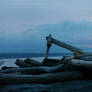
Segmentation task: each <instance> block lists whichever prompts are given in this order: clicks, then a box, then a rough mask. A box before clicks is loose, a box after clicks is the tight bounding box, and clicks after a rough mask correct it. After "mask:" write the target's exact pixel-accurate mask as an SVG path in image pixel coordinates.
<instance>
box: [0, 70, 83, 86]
mask: <svg viewBox="0 0 92 92" xmlns="http://www.w3.org/2000/svg"><path fill="white" fill-rule="evenodd" d="M81 79H84V77H83V75H82V74H81V73H80V72H77V71H76V72H58V73H47V74H40V75H21V74H2V73H0V84H11V83H43V84H44V83H53V82H61V81H71V80H81Z"/></svg>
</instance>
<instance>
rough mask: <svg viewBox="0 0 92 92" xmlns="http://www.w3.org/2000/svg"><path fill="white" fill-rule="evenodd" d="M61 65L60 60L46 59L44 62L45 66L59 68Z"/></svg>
mask: <svg viewBox="0 0 92 92" xmlns="http://www.w3.org/2000/svg"><path fill="white" fill-rule="evenodd" d="M59 63H60V60H58V59H51V58H48V59H44V60H43V65H44V66H49V67H51V66H57V65H58V64H59Z"/></svg>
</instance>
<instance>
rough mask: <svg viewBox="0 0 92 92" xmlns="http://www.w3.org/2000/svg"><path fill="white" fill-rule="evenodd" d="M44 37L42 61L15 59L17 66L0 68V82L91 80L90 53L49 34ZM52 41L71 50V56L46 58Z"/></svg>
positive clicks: (91, 62) (91, 63)
mask: <svg viewBox="0 0 92 92" xmlns="http://www.w3.org/2000/svg"><path fill="white" fill-rule="evenodd" d="M46 39H47V50H46V56H45V58H44V60H43V62H41V61H37V60H34V59H31V58H27V59H25V60H20V59H17V60H16V62H15V64H16V65H17V66H18V67H16V68H9V67H3V68H2V69H1V70H0V84H9V83H10V84H11V83H55V82H62V81H71V80H80V79H81V80H84V79H90V80H92V68H91V67H92V60H91V59H92V57H89V56H92V53H89V52H84V51H83V50H81V49H78V48H76V47H74V46H71V45H68V44H66V43H64V42H61V41H58V40H56V39H54V38H52V37H51V35H49V36H48V37H46ZM52 43H53V44H56V45H58V46H60V47H63V48H66V49H68V50H70V51H72V52H73V56H63V58H62V59H60V60H59V59H52V58H48V56H49V50H50V47H51V45H52ZM88 57H89V58H90V59H89V58H88ZM89 60H90V61H89Z"/></svg>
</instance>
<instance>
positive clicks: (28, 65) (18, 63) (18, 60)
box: [15, 59, 32, 67]
mask: <svg viewBox="0 0 92 92" xmlns="http://www.w3.org/2000/svg"><path fill="white" fill-rule="evenodd" d="M15 64H16V65H17V66H19V67H31V66H32V65H30V64H26V63H25V62H24V60H20V59H17V60H16V62H15Z"/></svg>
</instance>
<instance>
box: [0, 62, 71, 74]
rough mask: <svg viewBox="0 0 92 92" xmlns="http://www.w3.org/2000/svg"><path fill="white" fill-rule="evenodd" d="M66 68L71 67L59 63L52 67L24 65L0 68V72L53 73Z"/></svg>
mask: <svg viewBox="0 0 92 92" xmlns="http://www.w3.org/2000/svg"><path fill="white" fill-rule="evenodd" d="M67 68H71V66H69V65H64V64H60V65H57V66H54V67H44V66H39V67H31V68H29V67H25V68H13V69H6V70H1V71H0V73H14V72H21V73H22V74H42V73H53V72H58V71H63V70H65V69H67Z"/></svg>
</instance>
